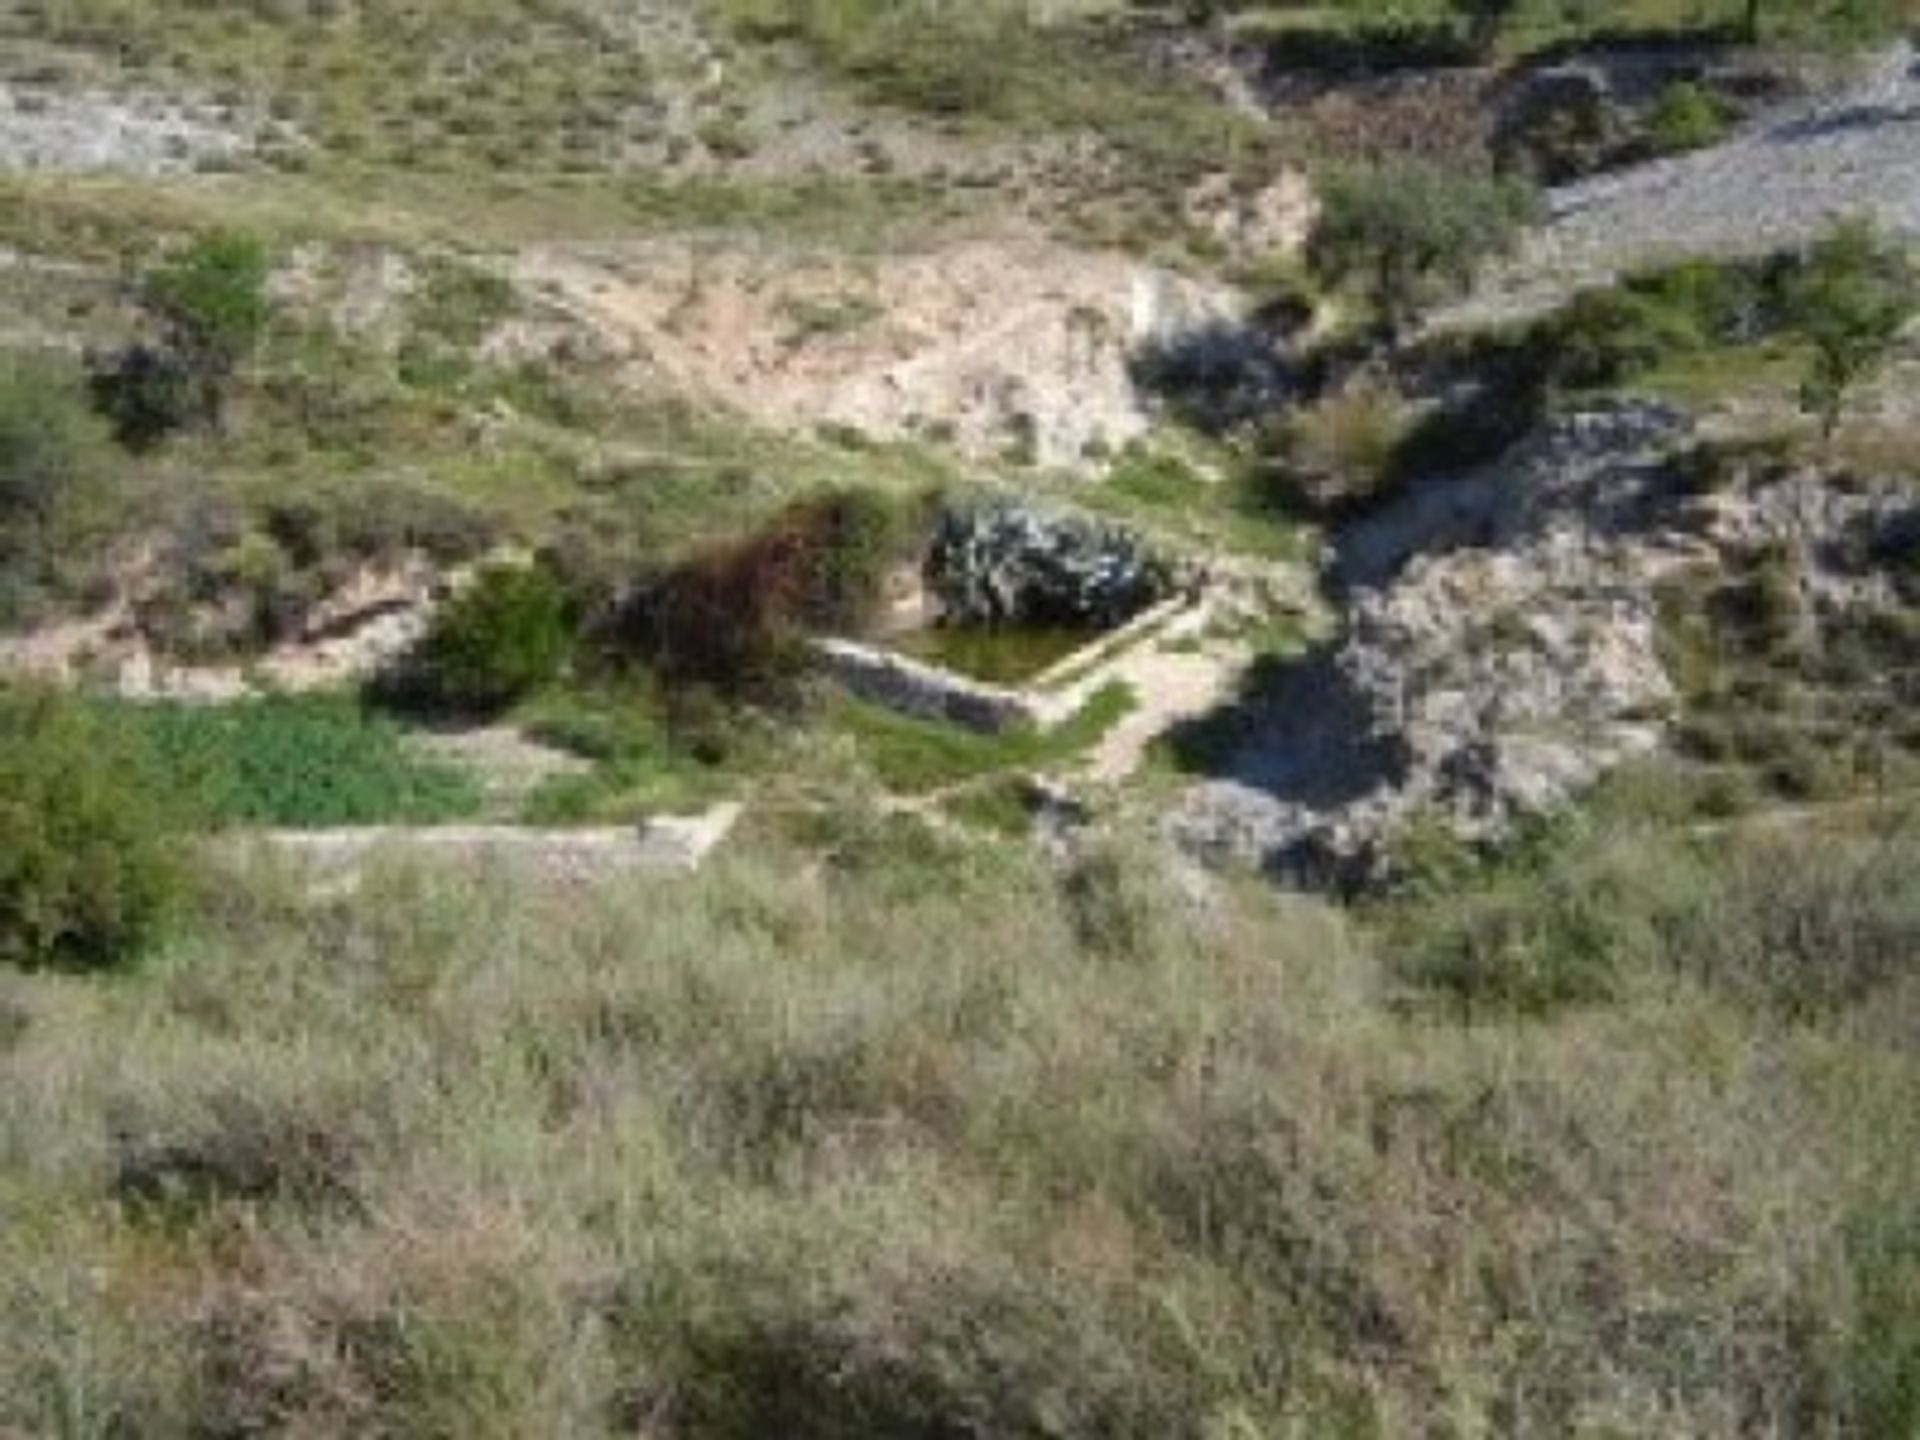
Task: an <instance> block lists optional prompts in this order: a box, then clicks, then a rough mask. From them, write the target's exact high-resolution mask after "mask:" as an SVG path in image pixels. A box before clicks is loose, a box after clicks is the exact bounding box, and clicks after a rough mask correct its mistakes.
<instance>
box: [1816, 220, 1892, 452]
mask: <svg viewBox="0 0 1920 1440" xmlns="http://www.w3.org/2000/svg"><path fill="white" fill-rule="evenodd" d="M1787 304H1788V309H1789V312H1790V316H1791V318H1792V320H1793V323H1794V326H1795V328H1796V329H1798V330H1799V332H1800V333H1801V334H1802V335H1803V336H1804V337H1805V338H1806V339H1807V341H1808V342H1809V344H1811V346H1812V347H1813V355H1812V358H1811V360H1810V361H1809V362H1808V366H1807V373H1806V375H1805V377H1804V378H1803V379H1802V381H1801V385H1800V406H1801V408H1802V409H1803V410H1805V411H1806V412H1807V413H1808V414H1809V415H1813V416H1816V417H1817V418H1818V419H1819V421H1820V434H1821V437H1822V438H1823V439H1825V440H1829V441H1830V440H1832V438H1833V435H1834V432H1835V431H1836V430H1838V429H1839V427H1840V419H1841V416H1842V415H1843V414H1844V413H1845V409H1846V403H1847V396H1848V395H1849V394H1850V393H1851V391H1852V390H1853V387H1854V386H1855V385H1856V384H1857V383H1858V382H1859V381H1860V380H1861V379H1862V378H1864V377H1865V376H1867V375H1868V374H1871V373H1872V372H1873V371H1874V370H1875V369H1877V368H1878V367H1879V366H1880V364H1881V363H1882V362H1883V361H1884V360H1886V358H1887V357H1888V356H1889V355H1890V354H1891V353H1892V352H1893V350H1894V348H1895V347H1896V346H1897V345H1898V344H1899V341H1900V335H1901V332H1902V331H1903V330H1905V328H1906V326H1907V322H1908V321H1909V320H1910V319H1912V318H1913V315H1914V312H1915V310H1916V309H1920V275H1916V272H1915V270H1914V266H1913V262H1912V261H1911V260H1910V259H1909V257H1908V256H1907V253H1906V252H1905V250H1904V249H1902V248H1901V247H1900V246H1899V245H1897V244H1895V243H1892V242H1889V241H1888V240H1887V239H1886V238H1885V237H1883V236H1882V235H1881V234H1880V232H1879V231H1878V230H1877V229H1876V228H1875V227H1874V226H1873V224H1872V223H1871V222H1869V221H1865V220H1846V221H1842V222H1841V223H1840V224H1838V225H1836V226H1835V227H1834V229H1833V230H1832V231H1831V232H1829V233H1828V234H1827V235H1826V237H1825V238H1823V239H1821V240H1820V241H1818V242H1817V243H1815V244H1814V245H1813V247H1812V248H1811V249H1809V250H1808V252H1807V254H1806V256H1805V258H1804V259H1803V260H1802V262H1801V265H1800V268H1799V271H1798V273H1797V274H1796V275H1795V276H1794V277H1793V279H1792V280H1791V282H1790V283H1789V285H1788V287H1787Z"/></svg>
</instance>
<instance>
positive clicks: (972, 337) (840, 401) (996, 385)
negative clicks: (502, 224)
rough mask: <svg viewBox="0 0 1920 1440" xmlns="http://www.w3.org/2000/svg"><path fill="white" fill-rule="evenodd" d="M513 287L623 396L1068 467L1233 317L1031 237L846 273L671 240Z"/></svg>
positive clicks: (537, 263) (535, 270) (1125, 269)
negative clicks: (1150, 355)
mask: <svg viewBox="0 0 1920 1440" xmlns="http://www.w3.org/2000/svg"><path fill="white" fill-rule="evenodd" d="M515 278H516V279H517V280H518V281H519V282H520V283H521V284H522V285H523V286H526V287H528V288H529V289H531V290H533V291H536V292H538V293H540V294H542V295H544V296H545V297H547V299H548V300H550V301H551V302H552V303H553V304H555V305H556V306H558V307H560V308H561V309H562V310H563V311H564V312H565V313H566V314H567V315H569V316H570V317H572V319H573V320H574V321H575V322H576V323H577V324H579V325H580V326H583V327H585V329H586V331H587V332H588V334H589V336H590V337H591V339H592V340H593V341H594V342H595V343H596V344H598V345H600V346H602V347H604V348H605V349H607V350H609V351H610V352H611V353H612V355H613V356H614V357H615V358H617V359H618V360H620V361H621V362H622V363H623V364H624V365H625V367H626V369H627V371H628V373H629V375H630V376H631V378H632V379H633V380H634V381H635V383H637V384H645V385H649V386H664V387H666V388H669V389H672V390H676V391H679V392H681V393H684V394H691V395H695V396H700V397H703V398H706V399H709V400H716V401H719V402H720V403H722V404H725V405H728V406H731V407H733V408H735V409H737V410H739V411H740V412H742V413H743V414H746V415H749V416H751V417H752V418H754V419H755V420H758V421H760V422H762V423H766V424H771V425H774V426H778V427H782V428H800V429H805V428H811V427H813V426H817V425H825V424H831V425H844V426H851V427H853V428H855V429H858V430H860V431H863V432H865V433H868V434H871V435H873V436H876V437H883V438H913V437H916V436H917V437H923V438H929V439H937V440H940V441H942V442H944V443H950V444H952V445H954V446H956V447H957V448H958V449H959V450H960V451H961V452H962V453H965V454H969V455H972V456H976V457H999V456H1004V455H1009V454H1018V455H1021V456H1023V457H1027V458H1031V459H1032V460H1033V461H1035V462H1036V463H1039V464H1041V465H1047V466H1060V467H1067V468H1078V467H1081V466H1084V465H1087V464H1088V463H1090V461H1092V460H1093V459H1095V458H1097V457H1098V456H1100V455H1101V454H1104V453H1107V452H1110V451H1112V450H1114V449H1117V448H1118V447H1120V446H1122V445H1124V444H1125V443H1126V442H1127V441H1129V440H1131V439H1134V438H1136V437H1137V436H1139V435H1141V434H1143V433H1145V431H1146V430H1147V429H1148V428H1149V427H1150V426H1151V424H1152V423H1153V419H1152V416H1151V414H1150V412H1149V409H1148V406H1147V402H1146V400H1145V398H1144V397H1143V396H1142V395H1140V394H1139V392H1138V391H1137V390H1136V388H1135V385H1134V382H1133V378H1132V374H1131V372H1130V369H1129V362H1130V361H1131V360H1132V358H1133V357H1134V356H1135V355H1136V353H1137V352H1138V350H1139V349H1140V347H1141V346H1142V345H1143V344H1145V343H1147V342H1149V341H1152V340H1156V339H1168V338H1171V337H1172V336H1174V335H1177V334H1179V333H1181V332H1183V331H1186V330H1188V329H1192V328H1197V327H1199V326H1202V325H1204V324H1205V323H1206V322H1208V321H1209V320H1215V319H1222V318H1228V317H1231V316H1233V315H1235V314H1236V313H1237V300H1236V297H1235V296H1234V295H1233V293H1232V292H1230V291H1228V290H1226V289H1224V288H1222V287H1216V286H1208V285H1204V284H1201V283H1199V282H1196V281H1192V280H1188V279H1186V278H1184V277H1181V276H1177V275H1174V274H1172V273H1171V272H1168V271H1165V270H1161V269H1158V268H1156V267H1154V266H1150V265H1146V264H1143V263H1141V262H1139V261H1137V260H1133V259H1131V258H1129V257H1127V256H1123V255H1119V254H1114V253H1104V252H1088V251H1081V250H1076V249H1073V248H1070V247H1067V246H1063V245H1060V244H1057V243H1055V242H1052V241H1050V240H1047V239H1045V238H1043V237H1040V236H1038V235H1032V234H1018V233H1016V234H1011V235H997V236H992V237H980V238H975V239H971V240H965V241H960V242H958V243H953V244H948V245H943V246H940V247H937V248H930V249H925V250H920V251H915V252H905V253H893V254H884V255H873V256H867V257H858V258H851V259H850V258H847V257H844V256H820V257H812V258H809V257H796V256H794V255H790V254H787V255H769V254H764V253H758V252H752V251H748V250H746V249H732V250H716V249H715V248H713V247H711V246H702V245H699V244H689V243H686V242H672V243H667V242H662V243H654V244H634V245H629V246H623V247H613V246H598V247H582V246H552V247H545V248H540V249H535V250H532V251H529V252H527V253H526V254H524V255H522V256H521V257H520V258H519V259H518V261H517V263H516V266H515Z"/></svg>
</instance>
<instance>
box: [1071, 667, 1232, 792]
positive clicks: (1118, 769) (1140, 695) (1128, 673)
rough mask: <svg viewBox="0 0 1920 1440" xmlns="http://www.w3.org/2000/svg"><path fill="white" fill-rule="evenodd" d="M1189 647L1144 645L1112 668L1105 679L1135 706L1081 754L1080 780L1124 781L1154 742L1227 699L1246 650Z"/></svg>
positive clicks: (1145, 755) (1114, 783)
mask: <svg viewBox="0 0 1920 1440" xmlns="http://www.w3.org/2000/svg"><path fill="white" fill-rule="evenodd" d="M1193 644H1194V648H1187V647H1186V646H1184V645H1181V644H1178V643H1175V644H1173V645H1172V646H1171V647H1170V646H1169V645H1168V643H1167V642H1162V643H1160V644H1153V645H1145V646H1142V647H1141V648H1140V649H1139V650H1137V651H1135V652H1134V653H1133V654H1131V655H1129V656H1127V657H1126V659H1124V660H1122V661H1121V662H1120V663H1119V664H1118V665H1116V666H1115V667H1114V669H1113V672H1112V675H1111V679H1112V680H1117V681H1120V682H1122V683H1124V684H1125V685H1127V686H1128V687H1129V688H1130V689H1131V690H1132V691H1133V695H1134V699H1135V702H1136V704H1135V706H1134V708H1133V709H1132V710H1130V711H1128V712H1127V714H1126V715H1125V716H1124V717H1123V718H1122V719H1121V721H1120V723H1119V724H1117V725H1115V726H1114V727H1113V728H1112V729H1111V730H1109V731H1108V732H1107V733H1106V734H1105V735H1104V736H1102V737H1101V739H1100V743H1099V744H1098V745H1096V746H1095V747H1094V748H1093V750H1092V751H1091V752H1090V753H1089V754H1088V755H1087V756H1086V758H1085V759H1084V761H1083V762H1082V766H1081V769H1080V775H1081V776H1082V777H1083V778H1084V779H1087V780H1090V781H1092V782H1093V783H1095V784H1098V785H1117V784H1120V783H1121V782H1122V781H1124V780H1127V779H1129V778H1130V777H1131V776H1132V775H1133V774H1134V772H1135V771H1137V770H1138V769H1139V768H1140V766H1141V765H1142V764H1143V763H1144V762H1145V760H1146V758H1147V752H1148V750H1150V749H1151V748H1152V746H1153V742H1154V741H1156V740H1158V739H1159V738H1160V737H1161V736H1162V735H1165V734H1166V733H1167V732H1168V731H1169V730H1171V729H1173V728H1174V726H1176V725H1178V724H1180V723H1181V722H1182V721H1185V720H1192V719H1195V718H1197V717H1199V716H1201V715H1204V714H1206V713H1207V712H1208V711H1210V710H1213V709H1216V708H1217V707H1218V706H1220V705H1221V704H1223V703H1224V702H1225V701H1226V700H1227V698H1228V697H1229V696H1230V695H1232V693H1233V691H1234V688H1235V686H1236V685H1237V684H1238V682H1239V679H1240V676H1241V675H1242V674H1243V673H1244V672H1245V670H1246V667H1247V663H1248V660H1249V659H1250V654H1249V652H1248V651H1247V649H1246V647H1244V646H1242V645H1238V644H1230V643H1225V642H1215V643H1211V644H1209V643H1208V642H1206V641H1204V640H1195V641H1194V642H1193Z"/></svg>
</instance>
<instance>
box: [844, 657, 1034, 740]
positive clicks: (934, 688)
mask: <svg viewBox="0 0 1920 1440" xmlns="http://www.w3.org/2000/svg"><path fill="white" fill-rule="evenodd" d="M815 649H816V650H817V651H818V653H819V655H820V657H821V659H822V660H823V661H824V662H825V663H826V666H827V670H828V672H829V673H830V674H831V675H832V676H833V678H834V679H835V680H836V681H837V682H838V683H839V684H840V685H841V686H842V687H843V688H844V689H846V690H847V691H848V693H850V694H852V695H855V696H858V697H859V698H860V699H862V700H866V701H870V702H871V703H873V704H875V705H882V706H885V707H886V708H887V709H889V710H897V711H899V712H900V713H901V714H903V715H914V716H918V717H919V718H920V719H923V720H944V721H946V722H948V723H950V724H954V725H961V726H964V727H965V728H967V729H969V730H978V731H981V732H982V733H984V734H988V735H998V734H1001V733H1002V732H1004V731H1007V730H1016V729H1020V728H1022V727H1024V726H1029V725H1038V724H1040V723H1041V719H1042V716H1041V714H1040V707H1039V706H1038V705H1037V704H1036V703H1035V702H1034V700H1033V698H1032V697H1031V696H1029V695H1026V694H1023V693H1022V692H1020V691H1018V690H1008V689H1005V688H1003V687H1001V686H998V685H986V684H982V683H981V682H979V681H977V680H969V679H968V678H967V677H966V676H964V675H956V674H954V673H953V672H952V671H951V670H942V669H940V668H939V667H938V666H935V665H927V664H924V663H922V662H921V661H918V660H913V659H909V658H908V657H907V656H905V655H899V654H895V653H893V652H892V651H887V650H877V649H874V648H873V647H872V646H869V645H859V644H856V643H854V642H853V641H851V640H819V641H816V642H815Z"/></svg>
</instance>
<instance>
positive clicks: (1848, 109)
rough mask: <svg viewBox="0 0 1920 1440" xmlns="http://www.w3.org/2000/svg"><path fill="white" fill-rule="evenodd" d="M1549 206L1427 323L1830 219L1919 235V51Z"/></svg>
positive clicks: (1468, 319) (1515, 311)
mask: <svg viewBox="0 0 1920 1440" xmlns="http://www.w3.org/2000/svg"><path fill="white" fill-rule="evenodd" d="M1548 207H1549V213H1550V215H1551V219H1550V221H1549V222H1548V224H1547V225H1546V226H1545V227H1544V228H1543V229H1542V230H1540V231H1539V232H1538V233H1537V234H1536V235H1535V236H1534V237H1533V238H1532V240H1531V241H1530V242H1529V243H1528V245H1527V246H1526V247H1525V250H1524V251H1523V253H1522V254H1521V256H1520V257H1519V258H1518V259H1517V260H1516V261H1515V262H1514V263H1513V264H1511V265H1509V266H1506V267H1504V268H1503V269H1502V270H1501V271H1499V272H1498V273H1496V274H1494V275H1493V276H1490V277H1489V280H1488V282H1487V284H1486V285H1485V286H1484V287H1483V288H1482V289H1481V291H1480V292H1479V293H1478V294H1476V295H1475V296H1474V297H1473V298H1472V299H1471V300H1469V301H1467V302H1466V303H1464V304H1463V305H1460V306H1458V307H1455V308H1453V309H1452V310H1450V311H1448V312H1446V313H1444V314H1443V315H1441V316H1440V317H1438V319H1437V320H1436V324H1437V325H1440V326H1444V327H1448V328H1451V327H1455V326H1468V325H1484V324H1489V323H1494V322H1498V321H1501V320H1509V319H1518V318H1522V317H1524V316H1527V315H1531V314H1535V313H1538V312H1539V311H1541V310H1543V309H1546V308H1548V307H1550V306H1552V305H1553V304H1554V303H1556V301H1557V300H1559V299H1560V298H1562V297H1564V296H1565V295H1566V294H1567V293H1568V292H1569V291H1571V290H1573V289H1576V288H1578V287H1580V286H1582V285H1589V284H1594V283H1598V282H1602V281H1605V280H1607V279H1609V278H1611V277H1612V276H1614V275H1616V274H1618V273H1619V272H1621V271H1622V270H1625V269H1628V268H1631V267H1633V266H1636V265H1641V264H1645V263H1647V262H1650V261H1656V260H1660V259H1663V258H1672V257H1676V256H1680V255H1687V254H1703V253H1705V254H1739V253H1757V252H1761V251H1767V250H1773V249H1778V248H1781V247H1783V246H1786V245H1792V244H1797V243H1800V242H1803V241H1805V240H1807V239H1809V238H1811V237H1812V236H1814V235H1816V234H1818V233H1819V232H1820V231H1821V230H1822V229H1824V228H1825V227H1826V226H1827V225H1828V224H1829V223H1830V222H1831V219H1832V217H1834V216H1836V215H1854V214H1868V215H1873V216H1876V217H1877V218H1878V219H1879V220H1880V221H1881V222H1882V223H1883V224H1885V225H1887V226H1889V227H1891V228H1893V229H1896V230H1900V231H1903V232H1905V233H1907V234H1909V235H1911V236H1913V237H1915V238H1916V239H1920V56H1916V52H1915V50H1914V47H1913V46H1912V45H1909V44H1902V45H1900V46H1899V47H1897V48H1896V49H1894V50H1893V51H1890V52H1889V53H1888V54H1887V55H1885V56H1884V57H1882V58H1881V59H1880V60H1879V61H1877V62H1875V64H1874V65H1873V67H1872V68H1871V70H1870V71H1869V72H1868V73H1867V74H1866V75H1864V76H1863V77H1862V78H1861V79H1860V80H1859V81H1857V82H1856V83H1855V84H1854V85H1853V86H1851V87H1850V88H1848V89H1847V90H1846V91H1844V92H1843V93H1841V94H1839V95H1837V96H1833V97H1829V98H1828V99H1826V100H1823V101H1819V102H1816V103H1814V104H1811V105H1804V106H1799V107H1796V108H1794V109H1793V110H1791V111H1786V112H1782V113H1779V114H1775V115H1773V116H1771V117H1769V118H1767V119H1765V120H1762V121H1759V122H1757V123H1755V124H1754V125H1752V126H1750V127H1749V128H1747V129H1746V130H1744V131H1742V132H1741V133H1740V134H1738V135H1736V136H1734V137H1733V138H1732V139H1730V140H1729V141H1727V142H1726V143H1725V144H1722V145H1717V146H1713V147H1711V148H1710V149H1706V150H1700V151H1695V152H1694V153H1692V154H1689V155H1682V156H1677V157H1675V158H1674V159H1671V160H1663V161H1657V162H1655V163H1653V164H1650V165H1643V166H1638V167H1636V168H1634V169H1631V170H1625V171H1621V172H1619V173H1617V174H1612V175H1602V176H1597V177H1595V178H1593V179H1590V180H1585V181H1581V182H1580V183H1578V184H1574V185H1568V186H1565V187H1563V188H1561V189H1559V190H1555V191H1552V192H1551V193H1550V194H1549V196H1548Z"/></svg>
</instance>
